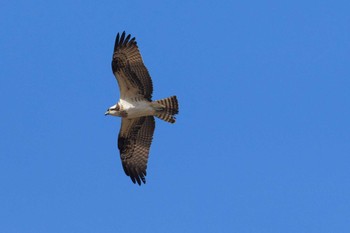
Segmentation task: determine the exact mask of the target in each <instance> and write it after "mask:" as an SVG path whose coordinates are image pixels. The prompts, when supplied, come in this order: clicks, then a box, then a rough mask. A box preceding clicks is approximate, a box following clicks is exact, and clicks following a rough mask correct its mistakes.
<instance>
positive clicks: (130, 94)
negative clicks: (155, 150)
mask: <svg viewBox="0 0 350 233" xmlns="http://www.w3.org/2000/svg"><path fill="white" fill-rule="evenodd" d="M130 38H131V35H130V34H129V35H128V36H125V32H123V33H122V34H121V36H120V35H119V33H118V34H117V37H116V40H115V45H114V52H113V58H112V71H113V74H114V76H115V77H116V79H117V81H118V85H119V91H120V100H119V101H118V103H117V104H115V105H113V106H112V107H110V108H108V109H107V112H106V113H105V115H112V116H118V117H121V118H122V123H121V127H120V131H119V136H118V149H119V151H120V158H121V160H122V165H123V169H124V172H125V174H126V175H127V176H130V178H131V180H132V182H133V183H136V182H137V183H138V184H139V185H141V181H142V182H143V183H146V179H145V176H146V169H147V161H148V154H149V150H150V146H151V143H152V138H153V132H154V128H155V122H154V116H156V117H158V118H160V119H162V120H164V121H167V122H170V123H175V115H176V114H178V112H179V107H178V102H177V99H176V96H171V97H168V98H165V99H161V100H156V101H152V92H153V85H152V79H151V77H150V75H149V73H148V70H147V68H146V67H145V65H144V64H143V61H142V57H141V54H140V51H139V49H138V47H137V44H136V41H135V37H133V38H132V39H130Z"/></svg>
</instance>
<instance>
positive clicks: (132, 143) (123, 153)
mask: <svg viewBox="0 0 350 233" xmlns="http://www.w3.org/2000/svg"><path fill="white" fill-rule="evenodd" d="M154 128H155V122H154V117H153V116H147V117H139V118H134V119H127V118H122V126H121V128H120V132H119V137H118V148H119V151H120V158H121V160H122V165H123V168H124V171H125V174H126V175H127V176H130V178H131V180H132V182H133V183H135V182H137V183H138V184H139V185H141V181H142V182H143V183H146V179H145V176H146V169H147V161H148V154H149V149H150V146H151V143H152V138H153V133H154Z"/></svg>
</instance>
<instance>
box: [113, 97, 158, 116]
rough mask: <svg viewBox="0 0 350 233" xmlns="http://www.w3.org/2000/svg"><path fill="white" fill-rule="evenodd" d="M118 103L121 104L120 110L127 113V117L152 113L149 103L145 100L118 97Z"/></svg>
mask: <svg viewBox="0 0 350 233" xmlns="http://www.w3.org/2000/svg"><path fill="white" fill-rule="evenodd" d="M119 104H120V105H121V106H122V110H124V111H125V112H126V113H127V118H135V117H143V116H150V115H153V114H154V109H153V108H152V106H151V103H150V102H148V101H145V100H139V101H132V100H128V99H125V100H124V99H120V100H119Z"/></svg>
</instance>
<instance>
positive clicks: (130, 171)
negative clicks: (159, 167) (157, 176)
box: [123, 162, 146, 185]
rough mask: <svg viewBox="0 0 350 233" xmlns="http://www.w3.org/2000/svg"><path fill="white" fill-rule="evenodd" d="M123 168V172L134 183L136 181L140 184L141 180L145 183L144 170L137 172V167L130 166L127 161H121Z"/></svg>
mask: <svg viewBox="0 0 350 233" xmlns="http://www.w3.org/2000/svg"><path fill="white" fill-rule="evenodd" d="M123 169H124V172H125V174H126V175H127V176H129V177H130V179H131V181H132V182H133V183H134V184H136V182H137V184H138V185H141V184H142V183H141V181H142V182H143V183H144V184H146V178H145V176H146V171H140V172H139V171H138V169H136V168H132V167H130V165H128V164H127V163H125V164H124V162H123Z"/></svg>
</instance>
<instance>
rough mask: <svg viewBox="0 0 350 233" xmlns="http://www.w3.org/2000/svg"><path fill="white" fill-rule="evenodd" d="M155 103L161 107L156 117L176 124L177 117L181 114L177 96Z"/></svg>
mask: <svg viewBox="0 0 350 233" xmlns="http://www.w3.org/2000/svg"><path fill="white" fill-rule="evenodd" d="M154 102H155V103H157V104H160V105H161V107H160V108H159V110H157V113H156V117H158V118H160V119H162V120H164V121H167V122H170V123H175V120H176V118H175V115H176V114H178V113H179V104H178V102H177V98H176V96H171V97H168V98H165V99H161V100H156V101H154Z"/></svg>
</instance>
